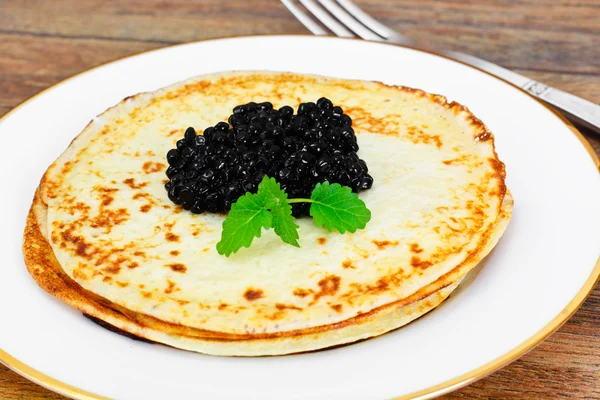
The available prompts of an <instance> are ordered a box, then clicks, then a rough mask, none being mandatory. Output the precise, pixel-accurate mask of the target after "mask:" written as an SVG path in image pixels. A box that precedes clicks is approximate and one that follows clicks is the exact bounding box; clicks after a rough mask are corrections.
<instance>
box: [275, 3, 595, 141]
mask: <svg viewBox="0 0 600 400" xmlns="http://www.w3.org/2000/svg"><path fill="white" fill-rule="evenodd" d="M281 2H282V3H283V4H284V5H285V6H286V7H287V9H288V10H289V11H290V12H291V13H292V14H293V15H294V16H295V17H296V18H297V19H298V20H299V21H300V22H301V23H302V24H303V25H304V26H305V27H306V28H307V29H308V30H309V31H311V32H312V33H314V34H315V35H328V34H330V32H329V31H331V33H333V34H334V35H336V36H340V37H356V36H358V37H360V38H362V39H365V40H372V41H377V42H387V43H394V44H401V45H405V46H415V45H416V42H415V41H414V40H412V39H410V38H408V37H406V36H404V35H402V34H401V33H399V32H396V31H394V30H392V29H390V28H388V27H387V26H385V25H383V24H382V23H380V22H379V21H377V20H375V19H374V18H373V17H371V16H370V15H368V14H367V13H365V12H364V11H362V10H361V9H360V8H359V7H358V6H357V5H356V4H354V3H353V2H352V1H351V0H317V1H315V0H298V1H295V0H281ZM301 6H303V7H304V9H305V10H306V11H308V13H307V12H305V11H303V9H302V7H301ZM317 21H319V22H320V23H321V24H322V25H323V26H325V27H326V28H327V29H329V31H327V30H326V29H324V28H323V27H322V26H321V25H320V24H319V23H318V22H317ZM421 48H422V47H421ZM435 52H437V53H440V54H443V55H445V56H447V57H449V58H451V59H454V60H458V61H461V62H463V63H465V64H469V65H471V66H474V67H476V68H478V69H482V70H484V71H486V72H489V73H491V74H492V75H495V76H498V77H500V78H502V79H504V80H506V81H508V82H510V83H512V84H513V85H515V86H518V87H519V88H521V89H523V90H525V91H527V92H528V93H529V94H531V95H533V96H534V97H537V98H538V99H540V100H543V101H544V102H546V103H548V104H550V105H551V106H553V107H554V108H555V109H556V110H557V111H559V112H560V113H562V114H563V115H564V116H565V117H567V118H568V119H569V120H571V121H572V122H574V123H576V124H578V125H583V126H585V127H586V128H588V129H590V130H592V131H593V132H595V133H598V134H600V106H598V105H596V104H594V103H592V102H590V101H587V100H584V99H582V98H580V97H577V96H574V95H572V94H569V93H567V92H563V91H562V90H559V89H556V88H553V87H550V86H548V85H545V84H543V83H541V82H537V81H535V80H533V79H531V78H528V77H526V76H523V75H519V74H517V73H515V72H512V71H510V70H508V69H506V68H503V67H501V66H499V65H496V64H493V63H491V62H489V61H485V60H482V59H480V58H477V57H474V56H471V55H468V54H464V53H459V52H454V51H444V50H439V49H436V50H435Z"/></svg>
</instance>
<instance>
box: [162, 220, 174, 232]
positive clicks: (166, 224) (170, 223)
mask: <svg viewBox="0 0 600 400" xmlns="http://www.w3.org/2000/svg"><path fill="white" fill-rule="evenodd" d="M176 223H177V221H173V222H165V223H164V224H163V226H164V227H165V228H167V229H168V230H171V229H173V227H174V226H175V224H176Z"/></svg>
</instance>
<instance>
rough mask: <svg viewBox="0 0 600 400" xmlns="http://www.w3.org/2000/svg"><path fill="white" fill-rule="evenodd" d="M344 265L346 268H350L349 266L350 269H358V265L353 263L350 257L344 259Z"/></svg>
mask: <svg viewBox="0 0 600 400" xmlns="http://www.w3.org/2000/svg"><path fill="white" fill-rule="evenodd" d="M342 267H343V268H345V269H348V268H349V269H356V265H354V264H353V263H352V261H351V260H349V259H348V260H344V262H342Z"/></svg>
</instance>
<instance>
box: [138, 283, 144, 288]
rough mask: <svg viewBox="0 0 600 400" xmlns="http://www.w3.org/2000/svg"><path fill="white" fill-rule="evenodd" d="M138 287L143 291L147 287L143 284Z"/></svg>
mask: <svg viewBox="0 0 600 400" xmlns="http://www.w3.org/2000/svg"><path fill="white" fill-rule="evenodd" d="M138 287H139V288H140V289H143V288H145V287H146V285H144V284H143V283H140V284H139V285H138Z"/></svg>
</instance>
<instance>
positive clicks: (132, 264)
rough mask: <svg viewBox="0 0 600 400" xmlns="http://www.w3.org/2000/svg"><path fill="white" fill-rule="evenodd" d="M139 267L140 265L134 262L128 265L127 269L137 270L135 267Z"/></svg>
mask: <svg viewBox="0 0 600 400" xmlns="http://www.w3.org/2000/svg"><path fill="white" fill-rule="evenodd" d="M139 266H140V264H139V263H137V262H135V261H134V262H132V263H131V264H129V265H128V266H127V268H129V269H135V268H137V267H139Z"/></svg>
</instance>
